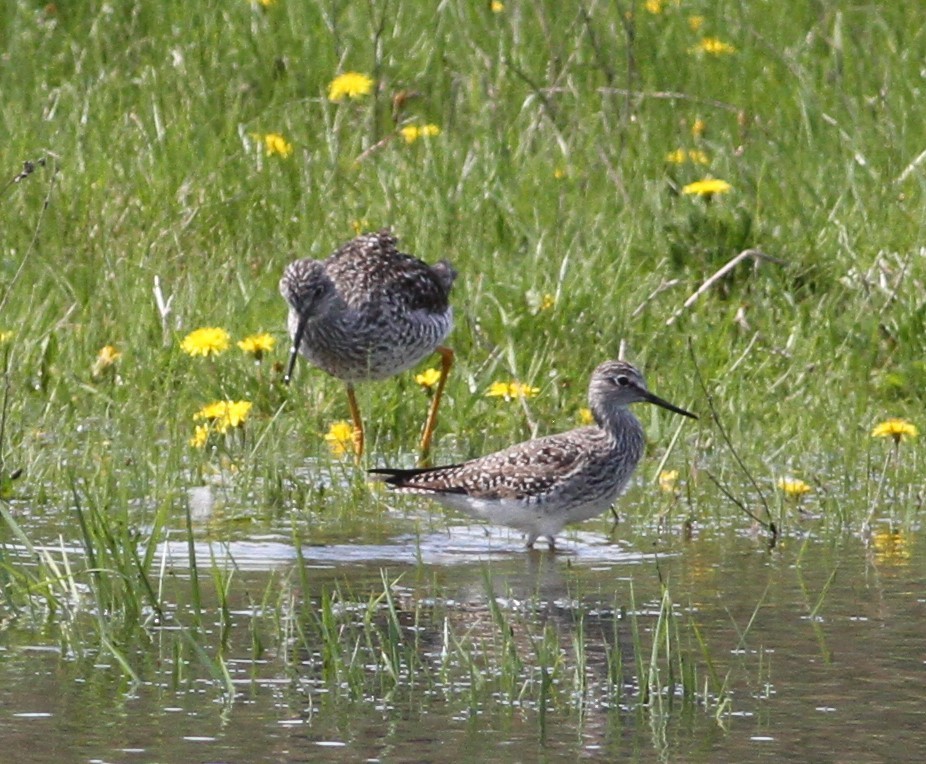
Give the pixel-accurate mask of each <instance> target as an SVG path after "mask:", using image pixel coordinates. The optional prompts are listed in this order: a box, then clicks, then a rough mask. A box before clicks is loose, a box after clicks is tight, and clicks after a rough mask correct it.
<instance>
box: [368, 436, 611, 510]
mask: <svg viewBox="0 0 926 764" xmlns="http://www.w3.org/2000/svg"><path fill="white" fill-rule="evenodd" d="M603 438H604V435H603V433H602V432H601V431H600V430H599V429H598V428H597V427H583V428H580V429H577V430H570V431H569V432H564V433H559V434H557V435H550V436H547V437H545V438H538V439H536V440H532V441H527V442H525V443H520V444H518V445H515V446H512V447H510V448H506V449H504V450H503V451H498V452H496V453H494V454H489V455H488V456H483V457H481V458H479V459H473V460H471V461H468V462H464V463H463V464H452V465H448V466H446V467H432V468H424V469H410V470H392V469H381V470H371V471H372V472H375V473H378V474H382V475H386V476H387V477H386V478H385V481H386V483H388V484H389V485H391V486H393V487H394V488H397V489H399V490H404V491H406V492H414V493H419V492H420V493H456V494H464V495H467V496H471V497H473V498H477V499H489V500H501V499H521V500H530V499H532V498H538V497H541V496H543V495H544V494H547V493H548V492H550V491H551V490H553V489H554V488H556V487H558V486H562V485H563V484H564V483H567V482H568V479H569V476H571V475H574V474H576V473H579V472H583V471H584V469H585V468H587V467H588V465H589V462H590V461H591V460H593V459H594V458H595V454H596V453H599V451H600V450H601V446H603V443H602V444H600V445H599V448H595V445H596V444H597V442H598V441H600V440H602V439H603Z"/></svg>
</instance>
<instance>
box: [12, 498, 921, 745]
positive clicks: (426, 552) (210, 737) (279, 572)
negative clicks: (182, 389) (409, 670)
mask: <svg viewBox="0 0 926 764" xmlns="http://www.w3.org/2000/svg"><path fill="white" fill-rule="evenodd" d="M435 516H436V517H437V522H421V519H422V518H425V519H427V518H428V517H431V516H430V515H429V514H428V513H427V512H425V513H424V514H423V515H422V516H420V517H416V516H410V517H406V518H397V519H396V521H395V523H394V525H395V528H394V533H393V534H392V535H389V534H385V537H384V538H383V539H382V540H381V541H378V542H377V543H373V544H364V543H330V544H325V543H317V544H307V543H304V544H303V545H302V546H301V547H300V548H299V549H298V550H297V549H296V547H295V546H294V545H293V543H292V541H291V539H292V535H291V534H290V533H289V532H288V529H285V528H282V527H281V528H279V529H274V528H270V529H264V531H263V532H262V533H261V534H254V535H252V536H249V537H245V538H240V539H236V540H233V541H229V542H218V541H215V540H210V539H211V537H212V536H214V531H212V532H210V533H209V534H207V533H206V532H205V531H204V530H203V531H201V532H198V535H199V536H200V539H199V541H198V542H197V544H196V545H195V547H194V553H195V555H196V558H197V562H198V566H199V568H200V575H201V576H207V575H208V565H209V564H215V565H216V566H218V567H219V568H220V569H222V570H224V571H226V573H229V572H231V571H233V575H232V585H231V586H230V587H229V592H230V594H229V608H230V616H229V617H230V627H229V628H228V629H226V631H225V632H224V634H225V637H226V638H225V640H224V642H223V640H222V639H221V638H220V636H219V635H220V632H221V629H220V626H219V624H213V623H205V624H204V626H203V628H204V630H205V631H207V632H208V637H209V638H208V639H206V640H204V644H205V645H207V646H209V647H208V652H209V654H210V656H213V657H214V656H215V654H216V652H217V650H218V644H220V643H222V644H224V645H225V648H224V650H225V652H224V655H225V657H226V665H227V667H228V670H229V673H230V676H231V679H232V681H233V683H234V687H235V692H236V697H235V700H234V702H233V703H227V702H225V701H223V697H222V694H221V692H219V691H217V682H216V681H215V679H214V678H210V677H209V676H208V674H207V672H204V671H203V669H202V668H201V666H200V665H199V664H198V663H197V661H196V659H195V656H194V655H192V654H191V653H190V652H189V651H184V652H183V653H182V654H176V653H175V652H172V651H171V650H169V649H166V648H165V649H159V646H158V640H159V638H160V637H164V639H165V644H166V643H167V640H166V637H167V636H168V635H169V633H170V628H168V627H165V628H164V629H163V630H158V629H157V628H153V629H152V630H151V632H152V633H153V635H154V637H153V639H154V643H153V644H149V645H138V646H137V652H136V655H137V656H138V663H137V665H134V668H135V670H136V672H137V673H138V674H139V677H140V678H141V680H142V681H141V683H140V684H137V685H135V684H132V683H130V682H129V681H127V680H126V678H125V677H124V674H123V673H122V672H121V671H120V670H119V668H118V666H117V665H115V663H114V661H113V660H112V659H110V658H106V657H100V655H101V654H100V653H97V652H96V651H95V649H94V648H93V646H92V645H91V644H86V646H85V647H86V650H85V651H83V653H82V652H81V650H80V649H79V647H80V640H77V648H78V649H75V644H74V643H71V644H69V645H68V649H67V650H62V649H61V648H60V645H59V643H58V642H57V641H56V640H55V639H54V638H53V636H52V635H53V634H54V633H55V632H54V629H51V628H50V627H49V628H42V627H41V625H40V624H39V625H33V626H30V627H28V628H27V627H26V626H25V625H24V624H20V623H18V622H17V621H9V620H5V621H4V624H3V626H4V628H3V630H2V631H0V708H2V709H3V711H2V714H0V735H2V739H3V740H4V744H5V745H4V748H5V750H6V751H7V752H8V753H7V754H5V755H9V752H11V751H15V752H16V753H15V757H14V758H13V759H8V760H16V761H49V760H59V761H88V762H89V761H113V762H115V761H126V762H133V761H154V760H160V761H284V760H285V761H308V760H311V761H328V760H330V761H362V760H383V761H443V760H450V759H452V760H460V761H469V760H482V761H484V760H486V759H501V758H502V757H504V758H506V759H511V760H514V761H533V760H545V759H559V758H563V757H565V756H569V757H580V758H598V757H607V758H617V757H620V758H627V759H633V760H640V761H677V760H684V761H721V760H727V761H733V760H740V761H761V760H769V761H781V760H790V759H801V760H810V761H840V762H875V761H884V760H887V759H888V758H890V759H894V760H910V761H913V760H922V759H924V758H926V733H924V732H923V730H924V729H926V704H924V703H923V698H924V688H926V638H924V632H923V623H924V616H926V586H924V584H926V566H924V563H923V556H922V553H921V552H922V549H923V544H924V543H926V534H923V533H922V532H913V531H903V532H900V531H894V532H891V531H890V530H889V529H888V528H887V527H886V526H883V525H879V526H876V528H875V529H874V532H873V534H872V536H871V538H869V539H868V540H867V541H866V540H863V539H861V538H859V537H857V536H853V535H848V534H847V535H843V536H840V537H838V538H835V539H834V538H832V537H831V535H830V536H827V537H826V538H824V537H823V536H822V534H821V535H818V534H816V533H815V530H814V528H813V527H806V528H798V529H793V530H792V532H791V534H790V535H788V536H786V537H785V538H783V539H782V540H781V541H780V542H779V544H778V545H777V546H776V547H775V548H774V549H773V550H769V549H768V547H767V544H766V543H765V541H764V540H763V539H761V538H756V537H753V536H752V535H751V534H750V533H748V532H745V531H743V530H741V529H730V528H708V529H702V530H696V532H695V533H694V534H693V535H691V536H689V537H683V536H681V535H663V534H658V533H655V532H637V533H633V532H632V531H631V530H630V529H627V528H621V527H618V528H617V529H616V531H615V532H613V533H611V534H610V535H609V533H608V530H609V527H608V524H607V523H606V522H604V521H600V522H593V523H590V524H586V525H583V526H581V528H580V529H579V530H577V531H572V532H570V533H568V534H566V535H565V536H564V538H563V539H562V542H561V544H560V548H559V549H558V550H557V552H556V553H550V552H547V551H546V550H543V551H540V550H538V551H531V552H527V551H525V550H524V549H523V547H522V541H521V538H520V537H519V536H518V534H516V533H508V532H506V531H504V530H497V529H487V528H484V527H482V526H479V525H471V524H468V523H466V522H465V521H462V520H460V519H459V518H453V517H451V518H450V519H449V520H446V521H444V519H443V515H441V513H440V511H439V510H435ZM811 525H812V524H811ZM621 532H624V533H629V534H630V535H629V536H628V537H627V538H623V539H622V538H620V533H621ZM181 538H182V534H180V533H179V532H175V533H174V535H173V537H172V538H169V539H168V540H167V541H166V542H165V543H164V544H162V545H161V547H159V553H158V558H159V559H158V561H157V564H158V565H159V566H162V567H163V569H164V570H165V571H166V572H167V575H166V576H165V577H164V581H165V582H166V583H165V585H166V586H167V591H166V592H165V594H166V596H165V599H167V600H169V601H175V602H179V603H183V602H186V601H187V600H188V597H187V596H186V594H185V592H186V591H187V589H188V587H189V570H190V566H189V558H188V552H189V549H188V546H187V544H186V541H185V540H183V541H181V540H180V539H181ZM64 544H65V548H66V549H68V555H69V556H76V555H79V554H80V548H79V545H77V544H76V543H74V542H73V539H72V540H71V541H70V542H69V541H68V540H67V539H65V542H64ZM59 548H60V547H55V546H52V547H50V549H52V550H55V549H59ZM15 551H16V549H15V547H14V546H13V545H9V546H8V547H7V548H6V557H5V559H7V560H10V559H12V558H11V557H10V555H12V554H13V553H15ZM384 580H385V581H388V582H390V584H391V586H390V591H391V593H392V596H393V597H394V598H395V601H396V608H397V611H398V615H399V616H400V617H401V619H402V623H403V626H404V627H406V628H410V627H409V624H411V623H412V622H414V623H415V624H416V625H415V627H414V628H415V634H416V637H415V639H416V644H417V645H418V648H417V649H418V650H419V651H420V653H421V655H422V656H423V660H424V661H425V662H426V663H428V664H429V665H437V664H438V663H439V662H440V660H441V659H440V655H441V653H442V651H444V653H446V651H447V643H446V635H447V633H448V630H449V632H451V633H453V634H456V635H466V637H467V639H469V640H470V641H471V642H472V643H473V644H480V641H481V642H482V643H484V644H487V645H491V644H497V643H498V640H499V629H498V626H497V623H496V622H495V620H494V616H493V614H492V607H493V605H494V604H497V605H498V607H499V608H500V610H501V612H502V613H503V616H504V617H505V618H506V619H507V624H508V626H507V627H506V628H507V629H509V631H510V637H511V645H512V649H514V650H515V651H516V652H517V653H518V655H519V657H520V658H521V660H523V661H524V662H525V664H529V663H530V662H531V660H532V659H533V656H534V655H535V652H536V650H537V649H538V648H537V641H536V640H537V639H538V638H539V637H542V636H543V635H544V634H547V635H552V637H551V638H552V639H553V640H555V641H556V642H558V649H561V654H562V656H565V657H564V658H563V660H564V661H566V663H567V664H568V661H569V660H573V659H574V657H575V653H574V646H575V643H576V641H578V642H581V644H582V646H583V647H584V661H585V664H584V669H583V670H584V672H585V677H586V681H585V684H584V687H585V690H584V693H578V694H576V693H575V692H573V691H571V690H570V687H569V686H568V682H569V672H570V671H571V670H572V665H571V664H568V665H566V664H564V666H561V667H560V668H561V669H562V668H564V667H565V670H564V671H562V673H561V674H560V675H558V679H557V686H556V687H554V688H552V690H551V694H550V695H549V697H547V698H544V697H543V696H542V695H541V696H538V694H537V692H536V681H539V680H537V679H536V676H534V678H533V679H532V678H531V677H532V675H531V671H530V669H529V668H528V669H526V670H525V672H526V673H525V672H522V673H521V674H520V675H519V678H518V680H517V681H518V682H520V683H524V685H525V686H527V690H525V691H523V692H521V693H520V694H519V692H518V686H516V687H515V688H514V691H513V692H501V691H487V692H484V693H481V694H480V693H478V692H475V691H473V690H472V687H471V682H470V681H469V680H468V679H467V677H466V675H465V673H463V672H461V671H457V670H450V671H448V673H447V674H446V677H445V679H444V680H440V678H439V676H440V675H439V673H435V674H434V675H433V676H435V677H438V679H436V680H435V679H433V677H432V681H431V683H430V684H428V683H424V684H422V683H419V684H417V685H416V684H415V683H414V679H415V677H414V676H411V675H409V676H403V679H402V681H400V682H399V683H398V685H388V686H386V685H381V684H377V681H376V680H370V681H364V682H363V683H362V687H361V690H360V692H361V694H360V695H359V696H357V695H356V693H353V694H352V692H351V691H350V690H349V689H347V688H345V687H344V686H342V687H340V688H339V687H337V686H332V685H331V684H330V683H326V682H325V681H323V680H322V679H321V678H320V676H319V673H318V671H317V670H315V669H313V668H311V667H312V666H314V665H315V664H317V663H318V661H317V660H316V659H317V656H312V655H305V656H303V659H302V660H295V661H290V662H289V663H287V662H286V661H283V660H282V659H281V651H282V650H284V648H285V643H281V642H279V641H278V640H276V641H275V640H274V637H273V635H272V633H271V632H272V630H270V629H268V632H267V633H266V634H264V635H262V636H261V637H260V639H261V640H262V642H263V650H262V651H257V657H255V651H254V649H253V642H252V638H253V636H254V635H253V634H252V633H251V625H252V623H254V621H253V620H252V619H253V617H254V614H255V613H258V612H268V613H269V612H271V611H273V608H274V607H277V608H280V604H279V603H280V602H281V601H284V600H287V599H288V600H291V601H292V602H293V603H294V606H295V605H302V604H305V603H307V602H308V603H310V605H311V607H310V608H309V610H311V609H312V608H313V607H315V606H316V605H317V603H318V602H319V599H318V598H319V597H320V596H321V594H322V593H323V592H328V593H329V594H330V593H331V592H333V591H337V592H340V595H339V607H341V608H342V609H346V611H351V609H352V608H353V609H355V611H356V617H357V619H358V620H362V618H363V615H364V613H365V612H368V611H367V610H366V609H365V608H366V607H367V605H368V603H369V602H370V600H371V598H374V597H376V596H378V595H380V594H381V593H382V591H383V582H384ZM663 583H664V584H665V588H666V591H667V592H668V594H669V596H670V597H671V600H672V610H671V612H672V614H673V615H672V620H673V621H674V622H675V625H676V627H677V629H676V631H675V632H674V634H675V636H673V640H675V641H674V647H673V649H674V650H675V651H676V652H677V653H684V654H685V655H686V656H687V658H686V659H687V660H689V661H690V662H691V664H692V665H695V666H696V671H697V679H696V685H697V689H698V692H699V693H700V695H699V697H698V698H696V699H688V700H683V699H682V698H681V697H679V696H678V690H677V689H676V691H675V693H673V695H672V697H668V696H666V697H663V698H661V699H660V698H652V699H651V702H650V703H649V705H648V706H646V707H643V706H642V705H641V703H640V699H639V696H638V695H635V693H637V692H638V690H639V687H638V686H636V684H635V674H634V666H633V661H634V651H633V644H632V634H631V632H632V628H631V621H632V618H631V616H635V618H636V622H637V624H638V625H639V628H640V630H641V632H642V635H643V637H642V640H643V643H644V645H645V649H646V650H647V651H648V650H649V646H650V644H651V641H652V639H651V636H650V634H651V633H652V631H653V630H654V629H655V628H656V624H657V621H658V616H659V612H660V602H661V600H662V596H663V589H662V584H663ZM490 592H491V594H492V596H491V597H490ZM268 593H269V594H268ZM179 607H184V606H183V605H180V606H179ZM204 608H205V611H206V612H211V613H214V612H215V610H214V603H209V602H207V603H204ZM279 612H287V613H290V615H292V613H293V612H295V611H291V610H286V608H285V607H283V608H282V609H281V610H280V611H279ZM377 617H378V616H377ZM293 618H294V619H295V620H298V616H293ZM419 619H420V620H419ZM698 634H699V635H700V639H701V641H703V647H702V646H701V644H700V643H699V641H698V638H697V636H696V635H698ZM159 635H160V637H159ZM532 640H533V641H532ZM612 648H614V649H617V650H618V651H619V653H620V654H621V657H622V658H623V666H622V667H621V669H620V674H621V677H620V679H621V680H622V681H623V684H624V687H623V690H622V694H620V695H619V696H616V695H615V693H614V692H613V688H612V690H609V689H608V688H609V685H608V681H607V678H608V671H609V668H608V665H609V664H608V661H607V659H606V658H607V655H608V654H609V652H608V651H609V650H611V649H612ZM102 655H104V656H105V653H103V654H102ZM647 657H649V656H648V653H647ZM178 658H179V660H177V659H178ZM448 665H449V664H448ZM484 665H485V666H486V667H488V668H486V670H491V667H490V666H489V664H488V663H487V664H484ZM294 667H295V668H294ZM711 670H713V671H714V672H715V674H716V676H717V677H719V681H720V683H721V685H722V691H721V692H718V691H717V687H716V686H710V687H709V685H710V684H711V683H710V682H709V674H710V671H711ZM535 674H536V672H535ZM519 686H520V685H519ZM490 689H491V688H490ZM705 691H706V692H705ZM721 696H722V697H721ZM722 698H725V699H726V700H725V702H721V700H722ZM3 758H4V757H3V756H0V759H3Z"/></svg>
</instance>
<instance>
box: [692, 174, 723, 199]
mask: <svg viewBox="0 0 926 764" xmlns="http://www.w3.org/2000/svg"><path fill="white" fill-rule="evenodd" d="M732 189H733V186H731V185H730V184H729V183H727V181H725V180H720V179H719V178H704V180H696V181H695V182H694V183H689V184H688V185H687V186H685V187H684V188H682V193H683V194H689V195H693V196H706V197H708V198H709V197H711V196H713V195H714V194H725V193H727V192H728V191H730V190H732Z"/></svg>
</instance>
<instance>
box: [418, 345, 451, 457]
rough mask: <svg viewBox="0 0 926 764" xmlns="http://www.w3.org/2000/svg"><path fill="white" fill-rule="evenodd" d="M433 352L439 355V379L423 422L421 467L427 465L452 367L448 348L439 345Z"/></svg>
mask: <svg viewBox="0 0 926 764" xmlns="http://www.w3.org/2000/svg"><path fill="white" fill-rule="evenodd" d="M435 352H436V353H439V354H440V361H441V362H440V379H438V380H437V388H436V389H435V390H434V398H433V399H432V400H431V408H430V410H429V411H428V420H427V422H425V425H424V434H423V435H422V436H421V458H420V460H419V463H420V464H422V465H425V464H426V463H427V461H428V455H429V454H430V452H431V438H432V437H433V436H434V428H435V427H437V409H438V407H439V406H440V399H441V396H443V394H444V385H446V384H447V377H448V376H449V375H450V369H451V368H452V367H453V351H452V350H451V349H450V348H446V347H444V346H443V345H441V346H440V347H438V348H437V350H436V351H435Z"/></svg>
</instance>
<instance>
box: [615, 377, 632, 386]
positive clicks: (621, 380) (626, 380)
mask: <svg viewBox="0 0 926 764" xmlns="http://www.w3.org/2000/svg"><path fill="white" fill-rule="evenodd" d="M614 382H615V384H617V386H618V387H627V385H629V384H630V377H628V376H627V375H626V374H618V375H617V376H616V377H615V378H614Z"/></svg>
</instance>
